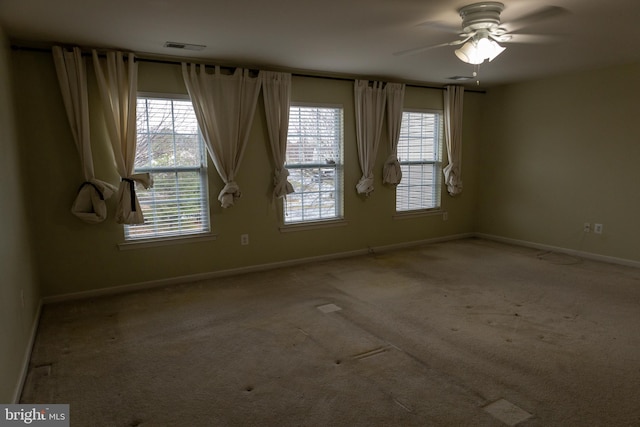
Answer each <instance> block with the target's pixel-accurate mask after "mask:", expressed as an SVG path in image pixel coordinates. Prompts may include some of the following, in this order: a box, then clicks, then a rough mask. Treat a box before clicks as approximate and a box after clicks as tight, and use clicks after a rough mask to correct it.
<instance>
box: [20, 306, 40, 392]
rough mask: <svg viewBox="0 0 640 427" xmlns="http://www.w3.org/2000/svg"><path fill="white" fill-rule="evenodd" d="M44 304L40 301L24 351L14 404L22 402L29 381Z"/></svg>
mask: <svg viewBox="0 0 640 427" xmlns="http://www.w3.org/2000/svg"><path fill="white" fill-rule="evenodd" d="M42 305H43V302H42V300H40V302H39V303H38V309H37V310H36V315H35V316H34V319H33V321H32V323H31V333H30V335H29V342H28V343H27V347H26V348H25V351H24V356H23V358H22V368H21V369H20V376H19V377H18V383H17V384H16V388H15V390H14V392H13V403H14V404H15V403H19V402H20V396H21V395H22V389H23V388H24V383H25V381H26V380H27V374H28V373H29V362H30V361H31V352H32V351H33V344H34V343H35V341H36V334H37V333H38V326H39V325H40V313H41V312H42Z"/></svg>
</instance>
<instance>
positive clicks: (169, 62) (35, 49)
mask: <svg viewBox="0 0 640 427" xmlns="http://www.w3.org/2000/svg"><path fill="white" fill-rule="evenodd" d="M11 49H13V50H26V51H32V52H47V53H51V49H50V48H49V49H47V48H44V47H32V46H19V45H16V44H13V43H12V44H11ZM82 50H83V56H84V55H86V56H89V52H85V49H82ZM134 55H135V60H136V61H137V62H149V63H155V64H166V65H177V64H181V63H182V62H193V61H194V58H185V59H184V60H179V59H159V58H148V57H144V56H143V55H140V54H136V53H135V52H134ZM99 56H103V54H102V53H100V54H99ZM205 65H209V64H205ZM210 65H214V64H210ZM220 67H222V68H236V67H234V66H230V65H220ZM249 68H253V67H249ZM283 72H290V73H291V75H292V76H295V77H310V78H316V79H325V80H339V81H355V80H357V79H358V78H357V77H353V76H337V75H336V76H331V75H323V74H321V73H317V74H313V73H304V72H300V71H283ZM405 85H406V86H408V87H415V88H420V89H435V90H445V89H446V87H444V86H432V85H428V84H419V83H405ZM464 91H465V92H472V93H481V94H486V93H487V92H486V91H484V90H473V89H467V88H464Z"/></svg>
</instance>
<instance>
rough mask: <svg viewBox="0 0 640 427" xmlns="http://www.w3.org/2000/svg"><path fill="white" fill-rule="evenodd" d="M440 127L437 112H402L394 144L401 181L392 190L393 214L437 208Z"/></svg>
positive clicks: (438, 201)
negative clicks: (396, 143)
mask: <svg viewBox="0 0 640 427" xmlns="http://www.w3.org/2000/svg"><path fill="white" fill-rule="evenodd" d="M440 126H441V116H440V114H438V113H426V112H407V111H405V112H404V113H403V115H402V126H401V128H400V140H399V141H398V159H399V161H400V167H401V169H402V181H401V182H400V184H398V186H397V187H396V210H397V211H411V210H421V209H433V208H437V207H439V206H440V191H439V183H440V165H441V164H440V150H441V134H442V132H441V130H440Z"/></svg>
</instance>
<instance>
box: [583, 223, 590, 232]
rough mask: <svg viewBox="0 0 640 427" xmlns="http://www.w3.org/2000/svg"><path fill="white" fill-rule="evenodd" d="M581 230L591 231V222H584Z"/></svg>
mask: <svg viewBox="0 0 640 427" xmlns="http://www.w3.org/2000/svg"><path fill="white" fill-rule="evenodd" d="M582 231H584V232H585V233H588V232H590V231H591V224H589V223H588V222H585V223H584V227H583V228H582Z"/></svg>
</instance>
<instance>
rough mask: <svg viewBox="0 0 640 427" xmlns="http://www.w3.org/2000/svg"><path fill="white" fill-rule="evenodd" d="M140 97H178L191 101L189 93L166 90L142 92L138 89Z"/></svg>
mask: <svg viewBox="0 0 640 427" xmlns="http://www.w3.org/2000/svg"><path fill="white" fill-rule="evenodd" d="M138 98H151V99H178V100H182V101H191V98H190V97H189V94H188V93H166V92H140V91H138Z"/></svg>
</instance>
